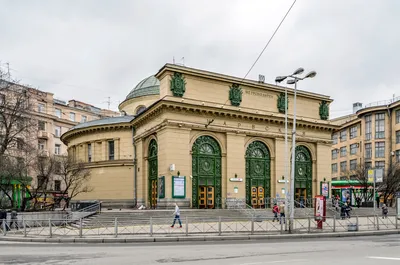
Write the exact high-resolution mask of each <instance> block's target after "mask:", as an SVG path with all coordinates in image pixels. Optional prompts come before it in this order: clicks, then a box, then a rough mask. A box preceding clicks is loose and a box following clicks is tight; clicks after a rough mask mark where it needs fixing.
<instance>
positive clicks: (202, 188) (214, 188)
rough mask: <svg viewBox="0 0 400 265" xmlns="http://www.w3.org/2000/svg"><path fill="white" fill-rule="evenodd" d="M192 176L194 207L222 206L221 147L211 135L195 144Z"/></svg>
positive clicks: (201, 137) (200, 138) (201, 138)
mask: <svg viewBox="0 0 400 265" xmlns="http://www.w3.org/2000/svg"><path fill="white" fill-rule="evenodd" d="M192 176H193V179H192V206H193V208H221V200H222V199H221V148H220V146H219V144H218V142H217V141H216V140H215V139H214V138H212V137H211V136H207V135H204V136H200V137H199V138H197V139H196V141H195V142H194V144H193V147H192Z"/></svg>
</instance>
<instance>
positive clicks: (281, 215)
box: [279, 202, 286, 224]
mask: <svg viewBox="0 0 400 265" xmlns="http://www.w3.org/2000/svg"><path fill="white" fill-rule="evenodd" d="M279 213H280V221H279V223H280V224H282V219H283V223H284V224H286V218H285V203H283V202H282V203H281V205H280V206H279Z"/></svg>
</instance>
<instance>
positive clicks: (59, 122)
mask: <svg viewBox="0 0 400 265" xmlns="http://www.w3.org/2000/svg"><path fill="white" fill-rule="evenodd" d="M18 86H19V87H21V88H23V89H25V90H26V91H27V93H28V95H29V103H30V105H31V106H32V113H31V119H33V120H35V122H36V121H37V124H38V125H37V128H32V131H34V132H31V134H35V135H36V134H37V137H35V135H29V139H25V140H27V141H32V144H33V146H34V147H37V149H38V151H40V154H41V155H43V156H50V155H60V156H62V155H66V154H67V146H66V145H64V143H63V142H62V141H61V139H60V138H61V135H62V134H63V133H65V132H67V131H68V130H69V129H70V128H72V127H73V126H76V125H77V124H79V123H82V122H87V121H92V120H98V119H101V118H104V117H115V116H120V113H119V112H115V111H110V110H104V109H101V108H97V107H95V106H92V105H90V104H86V103H83V102H80V101H76V100H70V101H69V102H65V101H61V100H57V99H55V98H54V94H53V93H49V92H44V91H40V90H38V89H34V88H30V87H25V86H20V85H18ZM6 92H7V91H2V93H6ZM0 96H1V93H0ZM4 97H6V95H4ZM36 129H37V130H36ZM0 136H1V132H0ZM21 137H24V136H22V135H21ZM33 142H36V144H35V143H33ZM10 152H11V153H13V154H15V155H16V156H21V157H24V158H25V157H26V154H24V153H21V152H19V151H18V150H13V148H11V150H10ZM29 175H30V176H32V188H34V189H35V188H36V187H37V182H38V176H37V175H38V174H37V172H34V171H33V170H32V169H31V172H29ZM56 182H58V183H56ZM59 185H61V186H59ZM63 188H64V187H62V182H60V181H59V179H58V178H57V177H55V178H54V180H53V181H52V183H49V185H48V187H47V189H48V191H49V192H57V191H60V189H63Z"/></svg>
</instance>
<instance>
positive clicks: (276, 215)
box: [272, 203, 279, 222]
mask: <svg viewBox="0 0 400 265" xmlns="http://www.w3.org/2000/svg"><path fill="white" fill-rule="evenodd" d="M272 212H273V214H274V219H273V220H272V222H275V220H276V221H277V222H278V221H279V220H278V214H279V207H278V205H276V203H275V204H274V207H273V208H272Z"/></svg>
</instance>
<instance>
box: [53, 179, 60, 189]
mask: <svg viewBox="0 0 400 265" xmlns="http://www.w3.org/2000/svg"><path fill="white" fill-rule="evenodd" d="M54 190H55V191H60V190H61V181H60V180H55V181H54Z"/></svg>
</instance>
